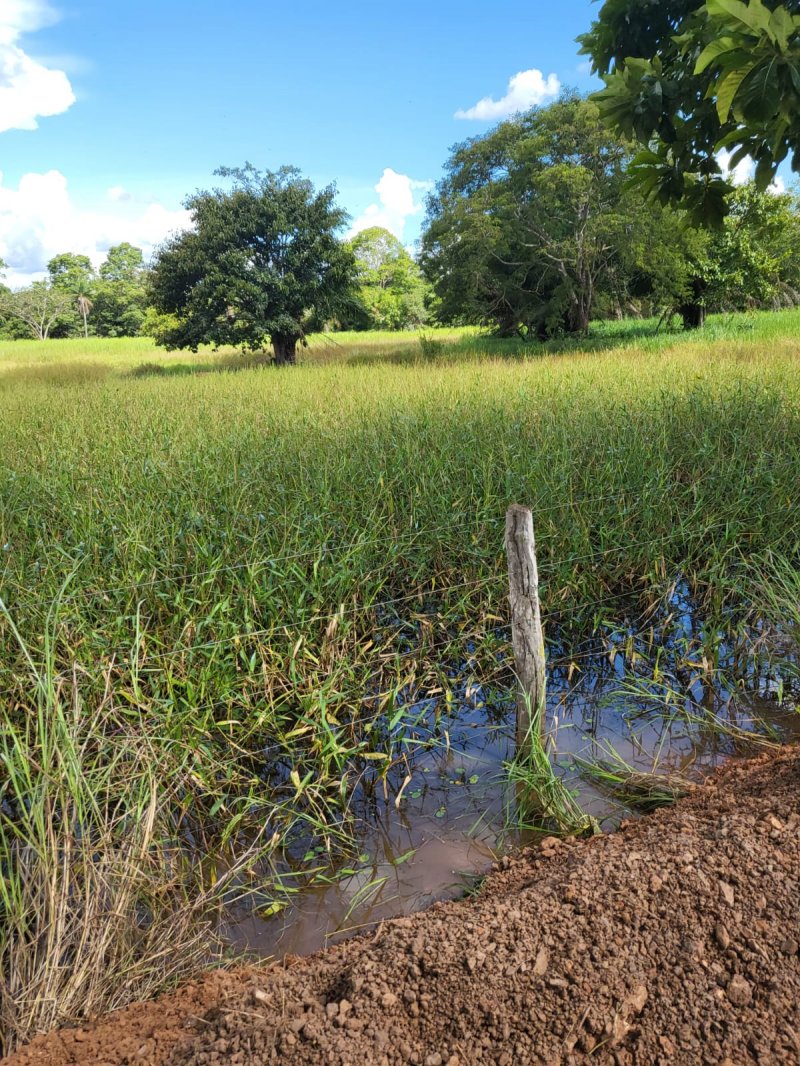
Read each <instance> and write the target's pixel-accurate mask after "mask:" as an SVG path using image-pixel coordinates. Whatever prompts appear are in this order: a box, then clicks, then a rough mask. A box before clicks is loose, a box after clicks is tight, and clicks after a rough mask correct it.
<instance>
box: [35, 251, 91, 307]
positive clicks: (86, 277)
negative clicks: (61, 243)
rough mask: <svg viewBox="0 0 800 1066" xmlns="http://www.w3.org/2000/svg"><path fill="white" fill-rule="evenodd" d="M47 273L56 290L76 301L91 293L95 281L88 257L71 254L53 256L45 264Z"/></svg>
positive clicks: (63, 253) (64, 253)
mask: <svg viewBox="0 0 800 1066" xmlns="http://www.w3.org/2000/svg"><path fill="white" fill-rule="evenodd" d="M47 273H48V274H49V275H50V281H51V283H52V284H53V285H54V286H55V287H56V288H58V289H63V290H64V291H66V292H69V293H71V294H72V295H73V296H74V297H76V299H77V297H78V296H81V295H86V294H88V293H89V292H91V288H92V285H93V283H94V280H95V272H94V267H93V266H92V261H91V259H90V258H89V256H88V255H74V254H73V253H72V252H62V253H61V254H60V255H56V256H53V258H52V259H51V260H50V262H49V263H48V264H47Z"/></svg>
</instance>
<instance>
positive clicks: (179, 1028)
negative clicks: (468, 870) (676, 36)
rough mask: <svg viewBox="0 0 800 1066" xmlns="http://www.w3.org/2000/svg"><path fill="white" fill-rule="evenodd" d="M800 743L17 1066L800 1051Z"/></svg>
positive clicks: (67, 1034)
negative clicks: (435, 900)
mask: <svg viewBox="0 0 800 1066" xmlns="http://www.w3.org/2000/svg"><path fill="white" fill-rule="evenodd" d="M799 905H800V751H799V750H797V749H795V750H790V751H787V752H784V753H782V754H780V755H778V756H770V757H765V758H763V759H759V760H756V761H755V762H752V763H747V764H738V765H731V766H729V767H727V768H726V769H725V770H724V771H722V772H720V773H719V774H718V775H717V776H716V777H715V778H714V779H712V781H711V783H710V784H709V785H708V786H704V787H702V788H698V789H697V790H696V791H695V792H694V793H693V794H692V796H690V797H689V798H688V799H687V800H686V801H683V802H681V803H680V804H679V805H678V806H677V807H675V808H673V809H671V810H662V811H660V812H658V813H656V814H654V815H652V816H650V817H648V818H646V819H643V820H642V821H639V822H637V823H635V824H631V825H628V826H626V827H624V829H623V831H621V832H620V833H617V834H614V835H612V836H604V837H597V838H595V839H593V840H590V841H587V842H583V843H578V844H574V843H570V844H562V843H559V842H558V841H554V840H551V841H549V842H547V844H546V846H543V847H542V848H541V849H536V850H533V851H530V852H528V853H525V854H523V855H521V856H520V857H518V858H516V859H515V860H513V861H510V862H509V861H508V860H506V861H505V862H504V863H503V864H501V868H500V869H498V870H496V871H495V872H493V873H492V875H491V876H490V877H489V878H488V880H487V881H486V883H485V885H484V888H483V890H482V892H481V893H480V894H479V895H478V896H476V897H473V898H470V899H467V900H464V901H461V902H458V903H439V904H435V905H434V906H433V907H432V908H431V909H430V910H429V911H427V912H425V913H423V914H418V915H415V916H414V917H411V918H401V919H398V920H396V921H392V922H386V923H385V924H383V925H382V926H380V927H379V928H378V930H377V932H376V933H375V935H373V936H370V937H368V938H362V939H359V940H351V941H348V942H347V943H345V944H340V945H339V946H337V947H335V948H333V949H332V950H330V951H328V952H325V953H322V954H319V955H316V956H313V957H311V958H305V959H290V960H288V961H287V962H286V963H285V964H283V965H281V966H275V967H272V968H262V969H248V970H238V971H235V972H232V973H216V974H212V975H210V976H209V977H208V978H206V979H205V980H203V981H201V982H198V983H196V984H193V985H191V986H188V987H186V988H183V989H182V990H180V991H179V992H178V993H176V994H175V995H172V996H166V997H163V998H162V999H161V1000H159V1001H158V1002H156V1003H152V1004H140V1005H137V1006H134V1007H131V1008H129V1009H127V1010H124V1011H120V1012H118V1013H117V1014H115V1015H110V1016H109V1017H106V1018H103V1019H101V1020H100V1021H99V1022H98V1023H97V1024H96V1025H94V1026H93V1027H89V1028H87V1029H84V1030H70V1031H63V1032H61V1033H56V1034H52V1035H51V1036H49V1037H40V1038H38V1039H37V1040H35V1041H34V1042H33V1043H32V1044H31V1045H29V1047H28V1048H26V1049H24V1050H22V1051H21V1052H19V1053H17V1054H16V1055H15V1056H13V1057H12V1058H11V1059H10V1060H9V1066H11V1064H12V1063H13V1066H56V1064H58V1066H62V1064H66V1063H74V1064H89V1063H93V1064H98V1066H100V1064H104V1066H117V1064H131V1066H133V1064H142V1066H143V1064H159V1066H160V1064H164V1066H167V1064H170V1066H182V1064H196V1066H200V1064H209V1066H212V1064H213V1066H218V1064H219V1066H222V1064H223V1063H224V1064H242V1066H244V1064H250V1063H253V1064H259V1063H281V1064H286V1066H292V1064H299V1063H302V1064H309V1063H337V1064H342V1066H344V1064H346V1063H349V1064H358V1066H361V1064H365V1063H375V1064H381V1063H382V1064H395V1063H398V1064H399V1063H418V1064H420V1066H444V1064H448V1063H449V1064H450V1066H456V1064H463V1066H466V1064H471V1063H499V1064H508V1066H511V1064H514V1066H517V1064H524V1063H547V1064H560V1066H570V1064H573V1063H575V1064H578V1063H589V1062H591V1063H601V1064H602V1063H614V1064H618V1066H622V1064H630V1066H634V1064H635V1066H642V1064H645V1063H647V1064H651V1063H652V1064H663V1066H667V1064H669V1066H676V1064H683V1063H685V1064H692V1066H694V1064H704V1063H709V1064H714V1066H723V1064H724V1066H742V1064H745V1063H759V1064H761V1066H764V1064H767V1063H769V1064H772V1063H800V955H799V954H798V951H799V948H798V943H799V942H800V922H799V921H798V914H799V913H800V911H798V906H799Z"/></svg>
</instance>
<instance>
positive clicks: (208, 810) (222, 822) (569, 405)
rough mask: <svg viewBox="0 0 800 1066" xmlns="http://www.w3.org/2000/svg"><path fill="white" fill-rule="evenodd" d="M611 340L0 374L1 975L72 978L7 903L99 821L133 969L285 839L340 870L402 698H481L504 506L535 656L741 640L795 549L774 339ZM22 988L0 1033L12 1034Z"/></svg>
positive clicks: (794, 354)
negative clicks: (529, 516)
mask: <svg viewBox="0 0 800 1066" xmlns="http://www.w3.org/2000/svg"><path fill="white" fill-rule="evenodd" d="M635 328H636V329H638V328H639V327H638V326H636V327H635ZM632 330H634V327H630V326H626V327H625V328H624V329H623V328H618V329H617V331H616V333H614V332H613V330H612V329H611V328H610V327H606V328H605V329H604V330H598V332H597V334H596V336H595V337H594V338H593V339H592V340H591V345H593V346H594V347H595V348H596V350H595V351H593V352H590V353H588V354H587V353H580V352H558V351H550V352H548V351H543V350H542V349H541V348H538V347H536V348H532V347H529V346H524V345H522V344H521V343H520V342H501V343H498V342H490V341H487V340H486V339H485V338H481V337H479V336H478V335H476V334H475V333H474V332H473V333H469V334H466V335H457V334H447V335H443V336H441V337H438V338H434V340H437V339H438V340H439V341H440V342H441V344H442V347H441V348H440V349H433V350H429V351H428V354H427V356H426V355H425V353H424V352H423V351H422V348H421V346H420V344H419V338H414V337H410V336H409V337H403V338H384V337H380V338H377V339H375V338H372V339H370V338H368V337H363V336H361V337H355V338H341V337H340V338H338V340H337V345H339V347H338V348H335V349H332V347H331V344H330V340H329V338H321V339H318V340H314V341H312V345H311V348H310V350H309V352H308V353H306V356H305V359H306V365H302V366H300V367H297V368H294V369H292V370H290V371H276V370H273V369H271V368H266V367H258V366H256V367H252V368H250V369H243V370H241V371H240V372H237V373H226V374H216V373H201V372H194V373H186V372H182V373H166V374H157V373H155V372H153V373H151V374H144V375H142V376H132V375H131V373H130V371H131V370H134V369H135V368H136V367H137V366H140V365H141V363H142V362H149V361H154V362H158V363H161V364H162V365H163V367H165V368H167V369H169V368H170V367H176V366H183V367H190V368H194V369H195V371H197V370H198V368H199V369H200V370H202V369H204V368H205V369H207V368H208V367H209V366H218V361H219V360H220V359H221V358H222V359H224V358H226V357H225V356H222V357H220V356H217V355H212V354H210V353H205V354H204V353H199V354H198V355H197V356H192V355H187V354H181V355H177V356H165V355H164V354H163V353H161V354H156V353H153V352H152V351H150V350H146V347H147V342H141V341H136V342H130V343H128V342H125V343H119V342H116V343H115V344H114V345H111V344H110V343H109V342H99V341H97V342H93V343H92V344H90V345H89V346H79V345H76V344H74V342H72V344H73V345H74V346H71V347H70V348H69V350H67V348H66V346H62V347H57V346H56V345H57V342H52V347H51V346H50V345H44V346H40V348H38V349H35V348H34V346H31V347H30V349H29V351H28V354H26V352H25V351H24V350H23V349H24V347H25V346H24V345H22V346H21V347H20V348H19V349H17V348H16V347H15V346H10V345H4V346H3V347H2V349H1V350H0V389H2V390H3V413H2V417H1V418H0V454H2V456H3V463H2V466H1V467H0V597H2V602H3V609H2V617H0V704H2V711H0V714H2V715H3V731H4V733H5V735H6V736H7V737H11V738H12V743H11V744H10V745H7V747H6V749H5V751H4V754H3V766H2V769H0V774H2V775H3V777H2V784H1V785H0V787H1V788H2V790H3V791H2V804H1V805H0V862H2V863H3V865H4V867H5V868H6V869H7V870H10V871H11V872H12V874H13V877H12V878H11V880H10V883H11V884H12V890H11V891H10V892H7V894H6V897H5V898H4V899H3V900H0V906H1V907H3V908H4V912H5V913H4V917H5V919H6V921H5V922H4V923H3V927H4V928H5V929H7V930H8V929H10V930H12V932H11V933H8V932H4V933H0V968H2V971H3V975H4V978H5V975H7V974H8V973H9V972H10V971H9V967H10V966H11V965H12V963H11V961H10V960H12V959H15V960H17V961H16V963H15V965H17V966H20V965H21V964H20V962H19V960H20V959H21V958H22V955H21V952H26V953H28V955H29V956H30V960H29V963H26V965H27V966H28V971H25V972H33V971H35V969H36V965H37V964H38V963H37V960H38V962H39V963H42V964H44V963H45V962H46V961H47V958H48V957H49V958H52V957H53V953H54V952H55V953H58V952H59V951H61V952H62V954H63V955H64V957H70V958H74V956H73V955H70V953H71V952H72V953H74V952H78V953H79V952H80V951H81V950H82V949H81V947H80V939H79V940H78V941H77V942H76V941H75V940H74V939H68V940H65V941H59V940H58V938H57V935H56V932H54V933H53V937H56V939H55V940H53V939H52V938H51V939H49V940H48V939H46V938H45V939H43V938H42V935H41V934H42V928H43V925H44V926H45V927H46V928H47V929H48V930H52V929H54V928H55V926H54V923H57V916H58V915H60V914H62V913H63V910H64V907H65V903H64V900H65V899H70V898H72V897H71V894H70V890H69V888H68V886H66V887H65V886H62V889H63V892H66V895H64V894H63V892H62V891H61V890H59V893H58V894H57V895H56V897H51V902H50V903H49V904H47V905H44V904H38V903H37V904H36V907H35V908H34V909H33V910H31V909H30V896H29V895H26V893H27V892H28V889H27V888H26V884H27V883H28V881H29V880H30V879H31V877H33V880H34V882H35V883H37V884H43V883H47V876H48V869H49V867H48V865H47V864H48V863H52V859H53V852H52V841H53V839H58V840H61V843H60V844H57V845H56V849H57V850H58V848H63V847H66V845H65V844H64V841H65V840H66V841H68V842H70V847H71V846H73V845H75V844H77V842H84V845H85V840H86V839H87V838H89V839H91V838H92V834H99V835H100V836H102V835H103V833H108V832H110V830H109V829H108V826H109V824H110V825H111V826H112V827H113V832H111V835H110V836H108V837H107V843H108V849H109V854H110V855H111V856H113V859H114V861H111V859H109V863H108V869H109V871H110V872H109V875H108V882H107V883H108V885H109V888H108V892H109V895H108V897H107V899H108V901H109V902H108V907H109V908H110V910H111V911H113V912H114V913H118V908H116V906H115V905H114V906H112V904H111V902H110V901H111V900H113V899H115V898H116V897H115V895H114V892H115V889H113V887H112V886H113V885H114V884H118V883H119V882H120V879H122V881H123V882H124V881H125V880H126V878H127V874H126V873H125V871H126V870H127V869H128V867H127V866H126V863H127V862H128V858H126V856H127V857H129V856H130V855H131V854H140V855H142V856H147V858H148V862H147V863H144V860H143V864H144V865H146V866H147V869H148V870H149V871H150V872H149V874H148V876H147V878H146V885H141V886H140V887H139V888H137V890H136V891H135V892H134V893H133V894H132V897H129V903H128V910H127V915H128V917H127V919H126V921H127V923H128V924H127V926H126V933H125V937H126V938H127V939H126V940H125V943H126V944H128V945H129V949H128V950H129V952H130V957H137V958H142V957H146V955H147V952H148V951H150V950H151V948H150V947H148V945H151V944H152V939H149V938H151V937H152V933H153V928H154V927H153V918H152V916H153V915H154V914H156V912H157V908H155V909H154V907H153V905H152V902H151V901H152V900H153V899H156V898H158V897H159V894H161V896H162V897H163V898H165V899H169V900H172V901H173V904H170V905H171V906H172V905H174V901H175V900H176V899H178V898H180V897H183V898H186V897H192V898H202V899H203V900H204V905H205V907H206V911H204V913H205V914H206V915H207V910H208V908H210V907H213V905H214V904H215V899H219V898H220V896H221V895H222V892H223V890H225V891H227V890H228V889H229V888H230V887H231V884H233V883H235V884H236V885H237V886H238V887H239V888H240V889H242V890H246V891H251V892H253V893H254V894H255V898H256V899H257V900H258V901H259V902H260V903H261V904H263V905H265V906H269V904H270V900H271V899H273V898H274V897H275V895H276V894H279V893H280V891H281V878H286V877H287V876H289V875H290V874H291V871H292V869H293V868H294V865H295V864H296V863H297V861H299V860H300V859H301V858H302V856H303V854H305V852H306V851H307V849H308V846H309V845H308V841H309V839H314V840H315V841H322V842H323V844H322V846H323V847H326V848H329V849H330V850H331V851H335V850H336V849H337V848H340V847H341V848H346V846H347V841H348V839H349V835H350V834H349V820H350V819H351V818H352V817H353V803H354V797H356V796H358V795H364V794H365V792H367V793H368V792H369V790H370V789H374V788H375V787H379V786H380V782H381V778H385V777H386V775H388V774H389V773H391V772H393V770H392V767H393V763H394V760H395V759H396V758H400V757H401V756H402V754H403V747H402V743H403V736H404V729H406V728H407V727H408V724H409V720H410V719H411V718H413V716H414V715H415V714H417V713H418V711H417V709H416V708H415V701H416V700H418V699H420V698H423V697H430V698H431V699H436V700H440V701H442V702H443V703H447V702H448V701H452V699H453V698H454V696H453V692H452V689H453V685H454V681H453V677H452V665H453V663H454V662H458V663H464V662H465V661H468V664H469V670H470V671H471V673H472V674H473V675H474V676H475V677H477V678H480V679H481V680H483V681H486V680H487V679H495V680H496V681H497V682H498V683H499V684H501V685H504V686H505V687H506V688H508V687H510V685H511V680H512V679H511V675H510V672H509V670H508V667H507V666H505V665H504V664H503V660H502V656H503V655H504V654H505V653H507V650H508V640H507V634H506V631H505V629H504V628H503V627H504V626H505V625H506V623H507V617H506V614H507V612H506V585H505V576H504V575H505V558H504V554H503V544H502V537H503V528H504V519H505V510H506V507H507V506H508V504H509V503H512V502H523V503H529V504H531V505H532V506H533V508H534V516H535V524H536V531H537V538H538V546H539V561H540V570H541V577H542V582H543V587H542V595H543V612H544V616H545V620H546V627H547V635H548V639H549V641H550V647H551V652H552V653H553V654H558V655H562V654H564V652H565V650H568V649H570V648H573V649H576V648H578V647H579V645H580V642H581V641H583V640H584V639H585V638H586V637H587V636H588V635H590V634H591V633H593V632H595V631H597V629H598V628H599V627H624V626H626V625H628V624H629V623H630V621H631V619H632V618H634V617H638V616H640V615H641V614H642V613H646V612H647V611H648V609H650V608H653V607H654V606H655V605H657V604H662V605H663V604H668V603H669V602H670V599H669V598H670V593H671V592H672V591H673V590H674V589H675V587H676V586H677V585H680V586H681V588H682V589H683V590H684V594H685V596H687V597H688V598H689V599H690V601H691V603H692V605H693V609H694V610H695V611H696V614H697V618H698V619H699V620H701V621H702V623H703V634H701V640H702V641H704V642H705V645H706V646H707V647H706V650H707V651H708V654H709V656H710V659H713V654H714V647H716V648H717V649H718V648H719V645H720V642H721V641H722V640H723V636H722V634H724V639H725V640H727V641H728V642H730V641H731V640H735V638H736V636H737V634H738V635H739V636H743V635H744V634H746V632H747V631H748V626H749V625H750V624H752V623H753V622H754V621H755V616H756V615H757V614H758V612H757V611H756V609H755V605H754V594H753V587H754V585H753V578H752V574H753V572H754V570H755V569H756V568H758V567H760V568H761V570H762V580H761V586H760V591H759V602H762V601H763V602H766V600H767V599H768V597H767V596H766V595H765V590H766V591H768V590H769V589H770V588H772V584H771V579H770V577H769V575H770V574H772V573H774V572H775V571H774V566H775V560H779V561H780V566H781V567H782V568H783V569H782V571H781V572H782V573H783V574H784V577H785V576H786V574H787V573H792V572H793V569H794V566H795V564H796V562H797V559H798V552H800V527H798V523H797V520H796V511H797V504H798V489H797V485H798V479H797V472H798V469H800V383H799V381H800V379H799V378H798V372H797V371H798V346H797V339H796V338H797V333H798V331H799V330H800V315H798V314H796V313H789V312H786V313H783V314H780V315H763V316H757V317H752V318H750V317H745V318H742V319H737V320H725V321H722V320H720V321H718V322H716V323H712V325H711V327H710V328H709V330H708V332H706V333H704V334H703V335H697V336H693V337H685V336H679V337H678V336H673V335H669V334H666V335H664V334H658V335H657V336H653V335H652V334H648V337H647V339H646V341H643V340H642V339H641V338H637V337H636V336H635V335H632V334H631V331H632ZM59 353H61V355H59ZM528 356H533V357H531V358H528ZM26 359H27V362H26ZM215 361H216V362H215ZM87 366H89V367H95V368H98V367H99V368H101V369H100V370H97V372H96V373H95V372H94V371H82V370H80V369H79V370H77V371H76V370H74V368H75V367H78V368H80V367H84V368H85V367H87ZM70 374H74V380H73V382H72V383H71V384H70V383H69V382H70ZM56 386H62V387H56ZM763 574H766V575H767V576H766V577H763ZM576 654H578V653H577V652H576ZM709 661H710V660H709ZM54 723H56V724H58V723H61V724H60V725H58V728H56V725H54ZM54 730H55V732H54ZM67 749H68V750H69V751H72V752H74V757H73V756H72V755H71V756H70V760H71V761H70V762H69V769H66V768H64V767H62V763H61V762H60V761H59V760H60V759H61V758H62V756H63V753H64V751H65V750H67ZM142 752H146V753H147V757H146V759H144V762H142V759H141V753H142ZM133 753H139V761H138V762H137V761H136V760H135V759H134V760H133V762H132V761H131V760H132V759H133ZM15 760H16V761H15ZM23 765H25V766H28V767H29V769H28V770H27V771H24V770H23ZM105 766H110V767H112V769H113V772H106V773H104V772H103V770H102V768H103V767H105ZM153 768H156V769H155V772H154V771H153ZM26 774H27V776H26ZM33 795H35V796H37V797H38V798H37V801H36V804H32V803H31V796H33ZM97 796H100V797H101V799H100V800H97V804H99V806H98V805H95V806H94V807H93V806H92V802H93V801H92V800H91V797H95V798H96V797H97ZM36 811H40V812H49V813H48V818H50V819H51V821H49V822H48V820H47V819H46V818H44V815H42V816H41V817H40V816H39V815H38V814H37V815H36V816H33V815H32V813H31V812H36ZM54 811H55V814H53V812H54ZM109 811H112V812H113V814H112V815H109V814H108V812H109ZM147 811H152V814H151V815H148V814H143V812H147ZM143 819H144V821H145V822H146V824H147V825H150V824H151V823H152V826H151V831H150V833H149V835H146V836H145V837H144V838H142V837H141V836H139V835H136V834H137V833H139V834H140V833H141V825H142V820H143ZM137 827H138V828H137ZM187 855H190V856H191V859H189V860H186V859H185V857H186V856H187ZM159 856H160V858H159ZM164 856H171V857H172V859H171V861H169V862H166V861H163V860H164ZM176 856H180V857H181V858H180V859H177V858H176ZM208 856H215V857H216V858H215V860H214V862H213V863H212V862H211V861H210V860H209V859H208ZM256 858H258V859H259V860H261V861H260V863H258V864H256ZM76 861H77V860H76ZM187 863H188V865H187ZM37 864H38V865H37ZM176 864H177V865H176ZM254 864H255V865H254ZM321 866H323V867H324V866H325V862H324V856H323V860H321ZM62 869H63V867H62ZM70 869H71V870H74V867H70ZM248 870H251V872H252V871H255V872H252V876H251V874H248V872H247V871H248ZM31 871H33V873H32V872H31ZM37 871H38V873H37ZM159 871H161V872H160V873H159ZM232 871H233V873H232ZM265 871H270V872H269V873H265ZM222 873H224V874H225V876H226V877H228V879H229V880H228V881H227V882H225V881H224V880H223V882H222V884H221V885H220V876H221V874H222ZM14 878H16V880H15V879H14ZM37 879H38V880H37ZM115 879H116V880H115ZM15 886H16V887H15ZM217 888H218V889H219V890H218V891H216V895H215V890H216V889H217ZM37 891H38V890H37ZM35 898H36V899H39V898H40V897H39V896H35ZM131 898H132V902H131ZM54 899H55V902H53V900H54ZM26 901H27V902H26ZM148 901H150V902H148ZM26 907H27V908H28V910H27V911H26ZM142 915H144V916H145V917H144V918H143V917H142ZM148 915H149V916H150V917H147V916H148ZM9 916H13V918H14V921H13V923H11V922H9ZM197 917H198V920H199V919H201V918H202V916H201V915H197ZM70 928H72V932H70V934H69V936H70V937H74V927H70ZM193 928H195V927H193ZM59 930H60V931H59ZM57 934H58V936H62V935H63V936H66V935H67V934H66V932H64V930H63V929H62V927H60V926H59V927H58V930H57ZM48 935H49V934H48ZM118 935H119V936H120V937H121V936H122V934H121V933H119V931H118ZM187 935H188V934H187ZM191 935H192V936H194V935H195V934H194V932H192V934H191ZM45 947H46V951H47V953H48V954H47V955H42V952H43V951H44V950H45ZM31 960H32V961H31ZM194 964H195V963H194V961H193V960H192V958H191V957H190V956H187V965H189V967H190V968H191V966H192V965H194ZM23 971H24V967H23ZM128 972H130V969H128ZM162 976H163V979H164V980H166V979H171V978H173V977H174V976H175V973H174V972H173V971H170V970H168V969H167V970H165V971H163V974H162ZM148 979H149V978H148ZM155 984H157V982H155ZM23 987H25V988H27V991H25V992H24V993H23V992H19V991H17V993H14V994H11V996H10V999H9V998H8V994H7V999H6V1001H5V1003H4V1005H3V1010H4V1014H5V1024H6V1028H7V1031H8V1032H11V1033H12V1034H13V1033H19V1034H21V1035H29V1034H30V1033H31V1032H32V1031H34V1030H35V1028H36V1026H37V1025H40V1024H42V1022H41V1019H36V1018H34V1019H33V1020H31V1017H30V1015H29V1013H25V1009H24V1006H25V1003H27V1002H28V999H26V998H25V997H28V996H29V995H30V987H31V986H30V982H28V985H27V986H26V983H25V979H22V978H20V979H17V978H15V983H14V984H13V988H15V989H17V990H19V989H20V988H23ZM151 987H153V982H151V984H148V985H146V990H148V991H149V990H150V989H151ZM137 988H138V989H139V991H141V988H139V986H138V985H136V986H134V985H129V986H126V991H125V995H134V994H136V991H137ZM120 996H123V994H122V993H120ZM20 997H22V998H20ZM123 998H124V996H123ZM23 1001H24V1002H23ZM69 1003H70V1004H72V1005H69V1006H68V1005H65V1006H64V1007H63V1010H62V1012H61V1014H60V1015H59V1014H58V1011H56V1012H55V1013H54V1014H53V1013H51V1014H49V1015H48V1018H47V1021H46V1024H52V1023H54V1022H56V1021H58V1020H60V1018H64V1017H69V1016H72V1015H71V1013H70V1012H71V1011H72V1013H73V1014H74V1003H73V1001H72V1000H70V1001H69ZM21 1004H22V1005H21ZM23 1017H24V1019H25V1020H24V1024H23V1022H22V1021H20V1019H21V1018H23ZM15 1019H16V1020H15ZM15 1026H16V1029H15Z"/></svg>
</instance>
